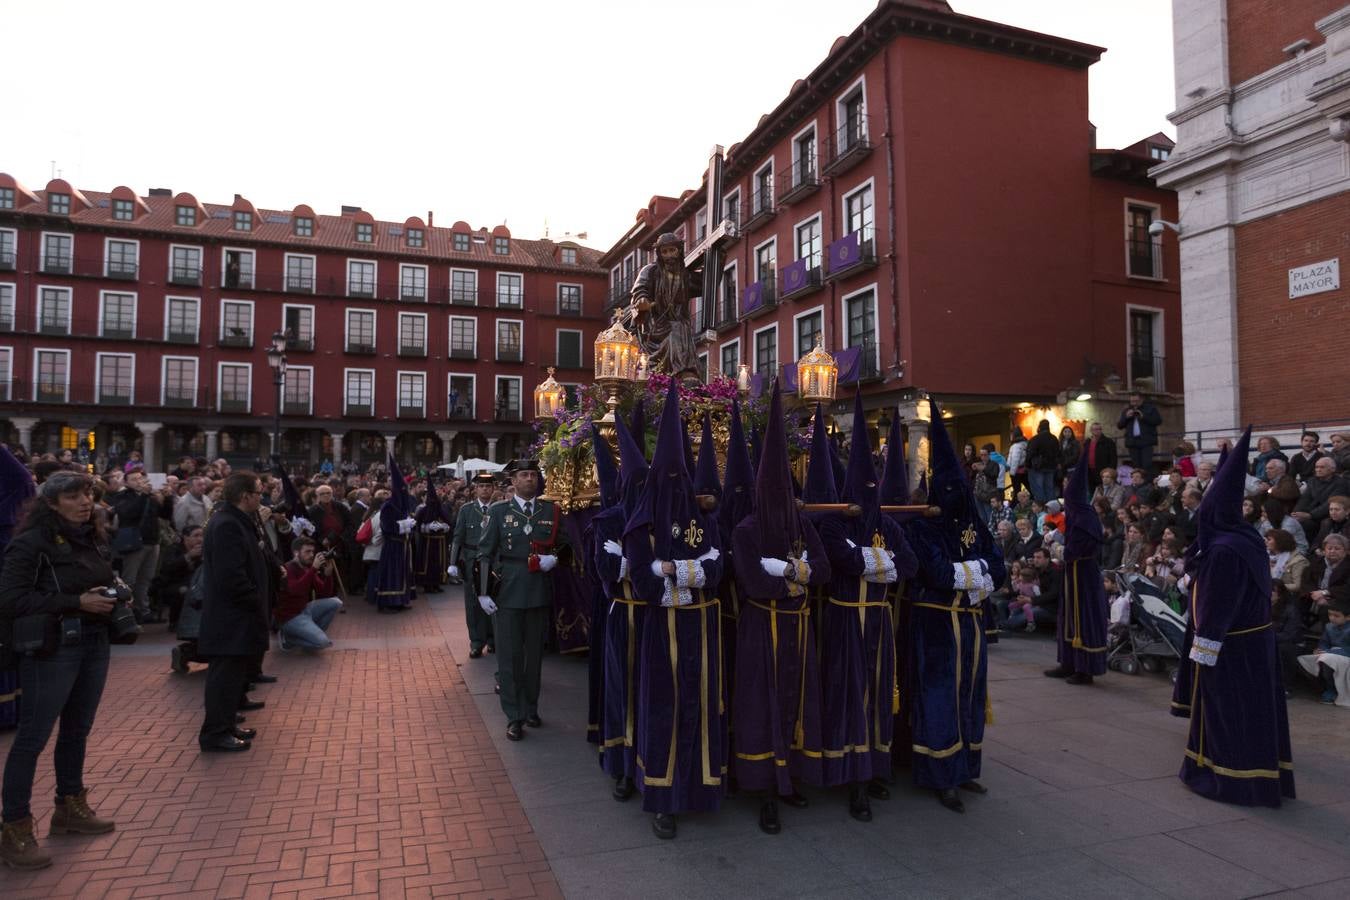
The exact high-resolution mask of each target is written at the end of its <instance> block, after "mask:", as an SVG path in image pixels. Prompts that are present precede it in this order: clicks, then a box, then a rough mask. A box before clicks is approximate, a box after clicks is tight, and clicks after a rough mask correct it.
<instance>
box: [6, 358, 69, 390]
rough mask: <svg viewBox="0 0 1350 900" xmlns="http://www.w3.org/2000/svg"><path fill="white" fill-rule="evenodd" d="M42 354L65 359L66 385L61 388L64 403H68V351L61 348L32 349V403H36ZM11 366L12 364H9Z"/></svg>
mask: <svg viewBox="0 0 1350 900" xmlns="http://www.w3.org/2000/svg"><path fill="white" fill-rule="evenodd" d="M44 353H59V354H61V355H63V356H64V357H65V358H66V383H65V386H64V387H63V388H62V392H63V395H64V397H65V402H66V403H69V402H70V351H69V350H67V349H65V348H62V347H34V348H33V392H32V399H33V402H34V403H37V402H38V363H39V361H40V359H41V357H42V354H44ZM11 365H12V363H11Z"/></svg>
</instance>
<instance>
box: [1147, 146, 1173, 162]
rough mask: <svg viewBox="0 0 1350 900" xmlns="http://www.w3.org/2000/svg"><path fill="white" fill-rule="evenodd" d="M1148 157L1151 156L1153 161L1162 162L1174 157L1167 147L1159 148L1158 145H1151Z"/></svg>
mask: <svg viewBox="0 0 1350 900" xmlns="http://www.w3.org/2000/svg"><path fill="white" fill-rule="evenodd" d="M1148 155H1149V156H1151V157H1152V158H1153V159H1156V160H1158V161H1159V162H1162V161H1163V160H1165V159H1167V158H1168V157H1169V156H1171V155H1172V151H1171V150H1168V149H1167V148H1166V147H1159V146H1158V145H1157V144H1149V145H1148Z"/></svg>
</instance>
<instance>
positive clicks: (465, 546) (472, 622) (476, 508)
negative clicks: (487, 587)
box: [450, 500, 492, 650]
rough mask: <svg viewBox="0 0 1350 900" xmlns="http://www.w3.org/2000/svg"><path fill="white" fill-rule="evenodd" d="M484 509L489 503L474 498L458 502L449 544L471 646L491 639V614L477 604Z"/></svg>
mask: <svg viewBox="0 0 1350 900" xmlns="http://www.w3.org/2000/svg"><path fill="white" fill-rule="evenodd" d="M488 509H491V506H488V507H487V508H486V509H485V508H484V507H483V505H482V504H480V503H479V502H478V501H477V500H470V501H469V502H468V503H465V504H464V505H463V506H461V507H460V508H459V513H458V515H456V516H455V533H454V538H453V540H454V543H453V544H452V545H451V547H450V562H451V563H452V564H454V565H456V566H459V569H460V572H459V574H460V575H461V576H462V577H463V578H464V620H465V623H466V624H467V625H468V626H469V646H470V647H471V648H472V649H474V650H482V649H483V647H484V645H486V644H491V643H492V617H491V616H489V615H488V614H487V613H486V612H484V611H483V608H482V607H481V606H479V605H478V588H479V586H478V545H479V543H480V542H481V541H482V540H483V532H484V531H486V530H487V521H488V516H487V510H488Z"/></svg>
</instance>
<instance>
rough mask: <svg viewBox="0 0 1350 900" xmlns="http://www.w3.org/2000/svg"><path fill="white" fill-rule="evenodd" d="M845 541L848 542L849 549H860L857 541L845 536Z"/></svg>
mask: <svg viewBox="0 0 1350 900" xmlns="http://www.w3.org/2000/svg"><path fill="white" fill-rule="evenodd" d="M844 543H845V544H848V549H850V550H857V549H858V545H857V544H855V543H853V542H852V541H851V540H849V539H848V538H844Z"/></svg>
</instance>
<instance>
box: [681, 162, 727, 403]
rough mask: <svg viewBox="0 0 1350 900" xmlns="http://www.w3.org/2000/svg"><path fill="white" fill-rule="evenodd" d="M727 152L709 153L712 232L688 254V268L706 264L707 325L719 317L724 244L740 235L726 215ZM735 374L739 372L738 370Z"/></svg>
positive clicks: (704, 316)
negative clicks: (724, 204)
mask: <svg viewBox="0 0 1350 900" xmlns="http://www.w3.org/2000/svg"><path fill="white" fill-rule="evenodd" d="M725 152H726V151H724V150H723V149H722V146H721V145H720V144H718V145H716V146H714V147H713V148H712V153H711V154H710V155H709V157H708V177H707V220H708V233H707V234H706V235H705V236H704V237H703V239H702V240H700V241H699V242H698V243H697V244H695V245H694V246H693V247H691V248H690V249H689V251H688V252H687V253H685V255H684V267H685V268H686V269H690V268H693V267H695V266H697V265H698V264H699V263H702V264H703V296H702V298H700V300H699V308H700V309H701V310H702V315H701V316H700V317H699V320H700V321H701V322H702V324H703V326H704V328H705V329H710V328H711V327H712V324H713V323H714V322H715V321H717V300H718V296H717V295H718V291H719V289H720V288H721V286H722V245H723V243H724V242H725V241H726V240H727V239H729V238H734V237H735V236H736V234H737V232H736V229H737V228H738V227H739V225H738V223H737V221H736V219H735V218H732V217H730V216H726V215H724V213H725V212H726V211H725V210H723V209H722V169H723V166H724V165H725V163H726V159H725ZM696 221H697V220H696ZM714 223H716V224H715V225H714ZM695 227H697V226H695ZM695 337H696V338H698V337H701V335H696V336H695ZM731 374H732V376H733V377H734V376H735V373H734V372H733V373H731Z"/></svg>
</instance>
